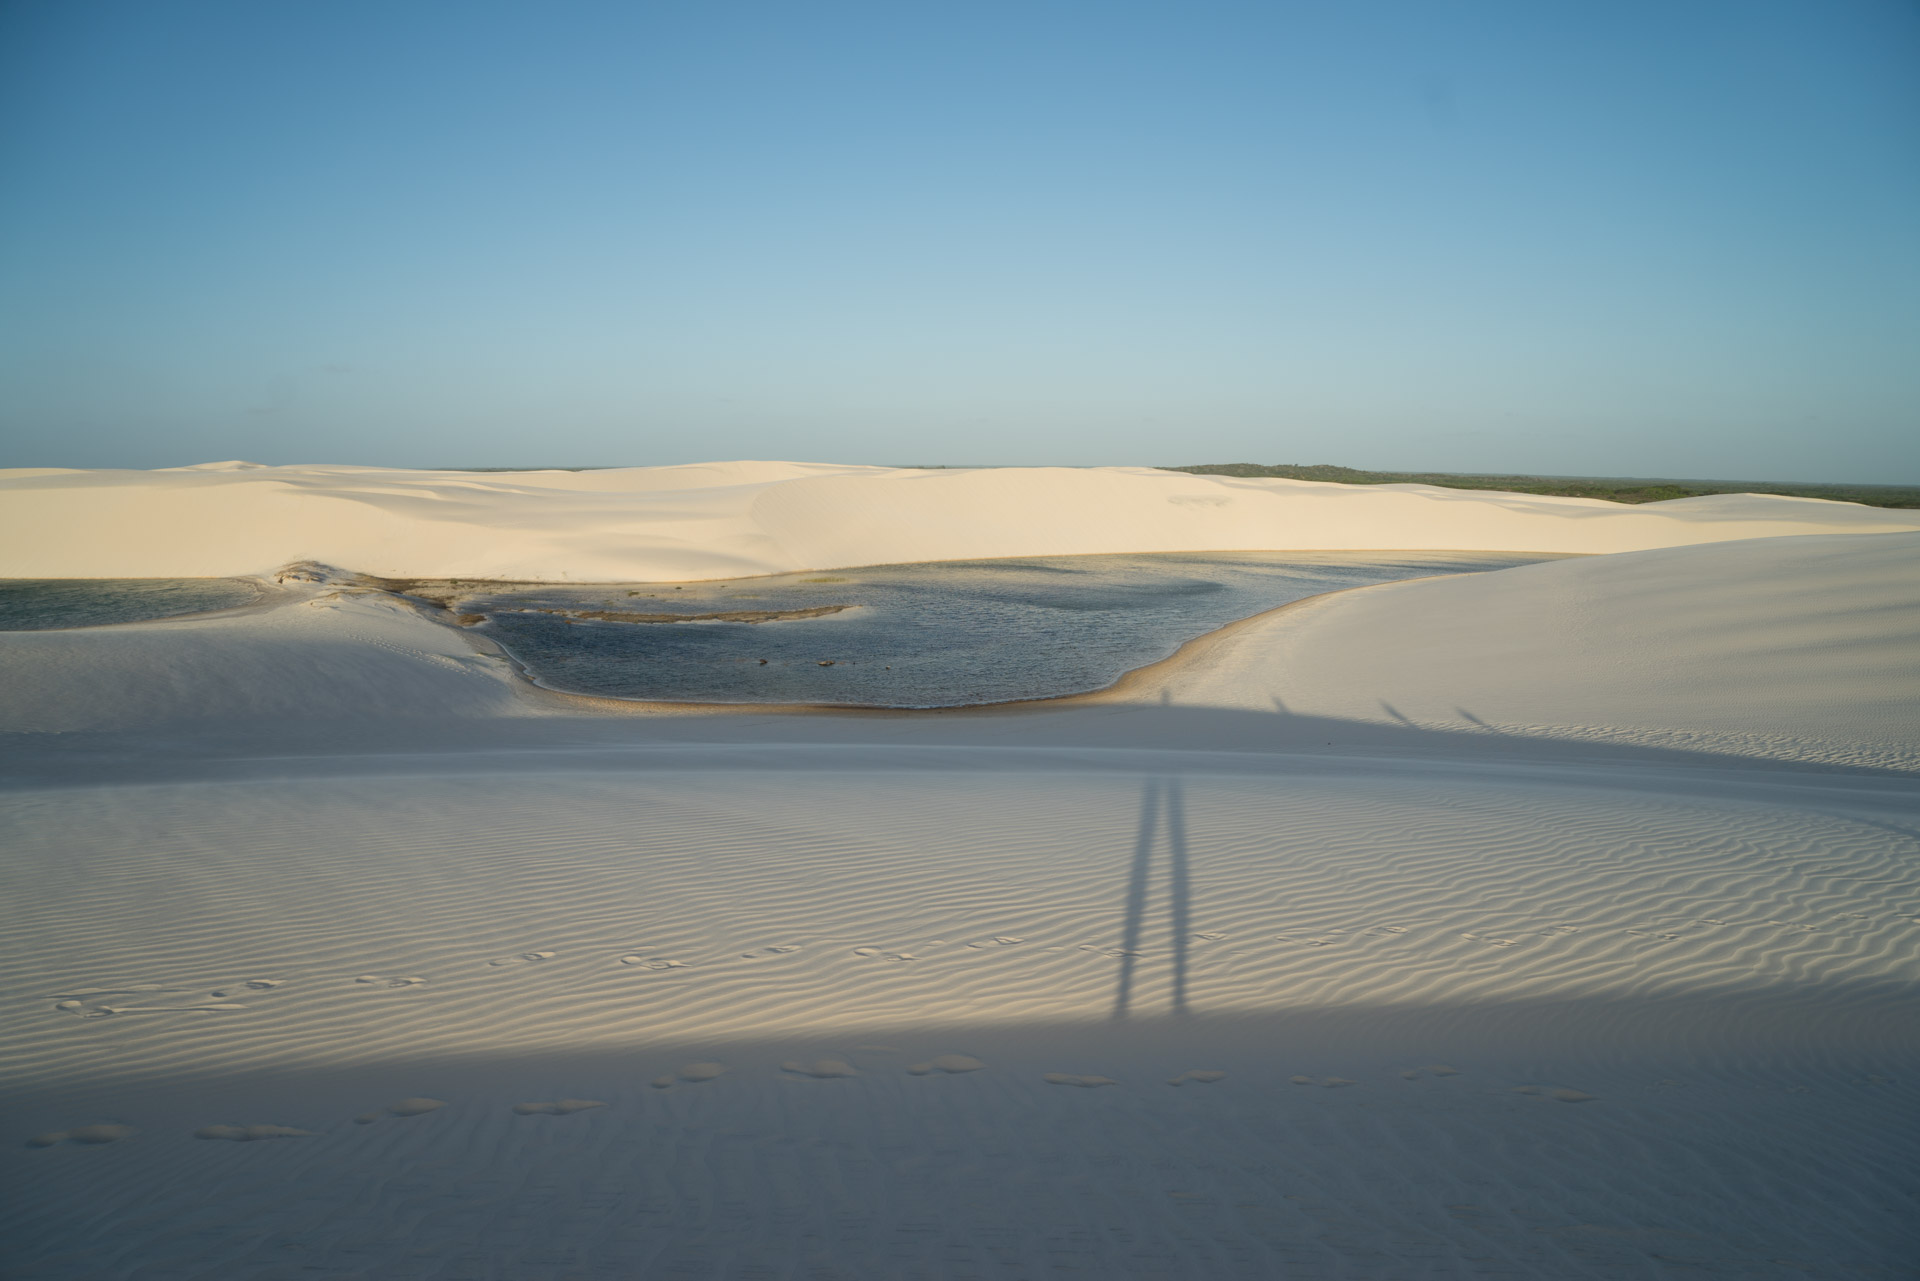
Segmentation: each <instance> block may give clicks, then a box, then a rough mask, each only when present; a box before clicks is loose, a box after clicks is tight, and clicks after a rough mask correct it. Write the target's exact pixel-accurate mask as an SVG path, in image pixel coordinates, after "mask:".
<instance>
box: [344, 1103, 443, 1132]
mask: <svg viewBox="0 0 1920 1281" xmlns="http://www.w3.org/2000/svg"><path fill="white" fill-rule="evenodd" d="M445 1106H447V1101H446V1100H445V1099H426V1098H418V1097H416V1098H410V1099H401V1100H400V1101H399V1102H398V1103H392V1104H389V1105H387V1106H386V1107H384V1108H381V1109H379V1110H378V1111H374V1112H362V1113H361V1114H360V1115H359V1116H356V1117H354V1118H353V1123H354V1124H355V1125H372V1124H373V1123H374V1122H375V1121H378V1120H380V1119H381V1118H382V1117H389V1116H425V1115H426V1114H427V1113H429V1112H438V1111H439V1110H440V1109H441V1108H443V1107H445Z"/></svg>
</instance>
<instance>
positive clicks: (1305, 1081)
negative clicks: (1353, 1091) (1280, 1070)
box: [1287, 1076, 1360, 1090]
mask: <svg viewBox="0 0 1920 1281" xmlns="http://www.w3.org/2000/svg"><path fill="white" fill-rule="evenodd" d="M1287 1079H1288V1080H1289V1081H1291V1082H1293V1083H1294V1084H1295V1085H1318V1086H1322V1087H1324V1088H1325V1089H1329V1090H1342V1089H1345V1088H1346V1087H1347V1086H1349V1085H1358V1084H1360V1083H1359V1082H1358V1081H1349V1080H1348V1079H1347V1078H1346V1077H1344V1076H1323V1077H1320V1078H1319V1079H1317V1080H1316V1079H1315V1078H1313V1077H1310V1076H1290V1077H1288V1078H1287Z"/></svg>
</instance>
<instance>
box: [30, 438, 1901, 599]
mask: <svg viewBox="0 0 1920 1281" xmlns="http://www.w3.org/2000/svg"><path fill="white" fill-rule="evenodd" d="M1913 529H1920V519H1917V518H1916V517H1915V515H1914V513H1912V512H1903V511H1894V510H1887V509H1882V508H1873V507H1863V506H1858V505H1856V504H1852V503H1831V502H1820V501H1817V500H1813V499H1804V498H1784V497H1780V496H1778V495H1765V494H1718V495H1711V496H1708V497H1703V498H1687V499H1680V500H1677V501H1673V502H1665V503H1652V504H1646V505H1642V506H1623V505H1621V504H1618V503H1610V502H1603V501H1601V500H1599V499H1586V498H1553V497H1546V496H1540V495H1530V494H1503V493H1494V492H1489V491H1481V490H1459V489H1439V488H1434V487H1431V486H1425V485H1358V486H1356V485H1331V484H1320V483H1316V482H1311V481H1294V480H1241V479H1236V478H1234V477H1229V476H1191V475H1187V474H1185V473H1181V472H1166V471H1158V470H1155V469H1152V468H1145V467H1089V468H1070V467H1005V468H992V469H987V470H943V471H924V470H914V469H899V468H888V467H846V466H831V465H826V464H814V463H759V462H736V463H707V464H701V465H698V466H685V467H632V468H620V469H613V470H608V471H590V472H515V473H489V474H480V473H473V472H426V471H396V470H385V469H380V468H372V467H320V466H307V467H251V466H241V465H233V464H225V465H221V464H216V465H213V466H211V467H186V468H176V469H172V470H167V471H149V472H134V471H93V472H81V471H56V470H48V469H40V470H24V471H0V577H11V578H33V577H46V578H61V577H75V578H103V577H106V578H110V577H115V576H121V577H132V578H148V577H162V578H164V577H205V576H218V575H226V574H264V573H267V572H270V571H272V570H274V569H277V568H279V567H280V566H282V565H285V564H288V563H290V562H293V561H303V560H316V561H321V562H324V563H326V564H329V565H335V566H339V567H341V568H345V569H350V570H356V571H359V572H361V573H367V574H380V575H387V576H398V577H426V578H443V577H462V578H506V579H535V580H555V581H559V580H573V581H619V580H643V581H663V580H674V579H697V578H732V577H737V576H740V575H746V574H767V573H776V572H782V571H786V570H795V569H806V568H831V567H837V566H848V565H877V564H889V563H900V562H906V561H933V560H969V559H977V558H981V557H993V556H1036V555H1073V554H1085V553H1093V552H1151V551H1206V550H1227V549H1259V548H1269V549H1272V548H1279V549H1289V550H1310V549H1322V550H1336V551H1338V550H1363V549H1368V548H1373V549H1385V550H1407V549H1441V550H1447V549H1451V550H1475V549H1482V550H1502V551H1539V552H1618V551H1632V550H1638V549H1644V548H1652V547H1671V546H1683V545H1687V544H1693V543H1705V542H1721V541H1726V540H1729V539H1741V538H1760V537H1773V536H1781V535H1790V534H1826V533H1862V534H1866V533H1884V532H1893V531H1899V530H1913Z"/></svg>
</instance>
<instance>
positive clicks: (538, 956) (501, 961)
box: [487, 952, 559, 968]
mask: <svg viewBox="0 0 1920 1281" xmlns="http://www.w3.org/2000/svg"><path fill="white" fill-rule="evenodd" d="M558 955H559V953H557V952H516V953H515V954H514V955H512V956H496V957H494V958H493V959H492V960H491V961H488V962H487V964H488V965H489V966H491V967H494V968H498V967H500V966H503V965H529V964H532V963H533V962H535V961H551V960H552V959H553V958H554V957H556V956H558Z"/></svg>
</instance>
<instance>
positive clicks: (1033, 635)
mask: <svg viewBox="0 0 1920 1281" xmlns="http://www.w3.org/2000/svg"><path fill="white" fill-rule="evenodd" d="M1549 559H1554V558H1553V557H1548V556H1529V555H1524V554H1516V553H1498V554H1489V553H1463V552H1415V553H1406V554H1401V555H1395V554H1392V553H1379V552H1373V553H1355V554H1334V553H1301V552H1231V553H1183V554H1169V553H1161V554H1152V555H1120V556H1046V557H1031V558H1025V559H1020V560H990V561H958V562H942V563H938V564H920V565H880V566H874V567H870V568H865V569H844V570H835V571H832V572H831V573H817V574H811V573H810V574H783V575H776V576H772V577H765V578H746V579H732V580H728V581H723V582H708V583H688V584H683V585H680V586H675V585H673V584H621V585H607V584H595V585H590V586H555V585H539V586H533V585H514V586H507V585H502V586H501V587H500V588H499V589H498V590H494V591H491V592H477V593H474V594H470V595H465V596H463V597H462V598H461V599H460V600H459V601H458V602H456V603H455V605H454V608H455V609H456V610H459V611H462V612H466V613H480V614H485V615H486V616H487V621H486V622H485V623H484V624H482V625H481V627H480V630H481V631H483V632H484V633H485V634H487V635H489V636H491V637H492V638H493V639H494V640H496V641H498V642H499V643H500V644H501V645H503V646H504V647H505V648H506V649H507V650H508V652H510V653H511V654H513V655H514V657H516V658H517V659H519V660H520V661H521V662H522V663H523V664H524V665H525V666H526V667H527V669H528V670H529V671H530V672H531V673H532V674H533V675H534V677H535V679H537V680H538V681H539V682H540V683H541V684H543V685H547V686H550V687H552V688H554V689H559V690H566V691H569V692H573V693H580V694H594V695H601V696H608V697H615V698H628V699H645V700H658V701H666V702H698V703H831V704H843V705H854V706H867V707H953V706H964V705H967V704H974V703H994V702H1002V701H1007V700H1012V699H1022V698H1044V697H1051V696H1055V695H1061V694H1072V693H1079V692H1082V691H1086V690H1093V689H1099V688H1102V687H1103V686H1106V685H1109V684H1111V683H1112V682H1113V681H1114V680H1116V679H1118V678H1119V677H1120V676H1121V675H1122V674H1123V673H1125V672H1128V671H1131V670H1133V669H1134V668H1136V667H1143V666H1145V665H1147V664H1148V663H1152V662H1156V661H1158V660H1159V659H1162V658H1165V657H1166V656H1167V655H1169V654H1171V653H1173V651H1174V650H1176V649H1178V648H1179V647H1180V646H1181V645H1182V644H1184V643H1186V642H1187V641H1189V640H1192V639H1193V638H1194V637H1196V636H1201V635H1204V634H1205V633H1207V632H1209V631H1212V630H1214V629H1215V628H1218V627H1221V626H1224V625H1225V624H1227V623H1231V622H1234V621H1236V620H1238V619H1242V618H1247V617H1249V616H1251V615H1253V614H1257V613H1260V612H1262V611H1263V610H1268V609H1273V608H1275V607H1276V606H1279V605H1285V604H1287V603H1289V602H1291V601H1296V600H1300V599H1302V598H1304V597H1307V596H1313V595H1317V594H1319V593H1321V592H1328V591H1335V590H1338V589H1340V588H1346V587H1358V586H1363V585H1365V584H1368V583H1381V582H1389V581H1392V580H1395V579H1404V578H1419V577H1423V576H1425V575H1429V574H1457V573H1474V572H1482V571H1486V570H1496V569H1506V568H1511V567H1513V566H1516V565H1525V564H1531V563H1533V562H1535V561H1539V560H1549ZM831 605H845V606H852V608H848V609H844V610H841V611H839V612H836V613H832V614H827V615H825V616H816V617H811V618H804V619H792V620H778V619H776V620H771V621H766V622H732V621H724V620H712V619H709V620H703V621H688V622H681V623H636V622H621V621H613V620H609V619H594V618H588V617H582V616H580V615H582V614H585V613H589V612H597V613H614V614H617V613H633V614H648V615H655V616H658V615H662V614H675V615H699V614H717V613H743V612H748V611H755V612H758V611H768V612H787V611H797V610H817V609H819V608H820V607H822V606H831ZM556 610H558V611H568V612H571V613H573V614H574V615H575V616H573V617H568V616H567V614H566V613H554V612H543V611H556Z"/></svg>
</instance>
